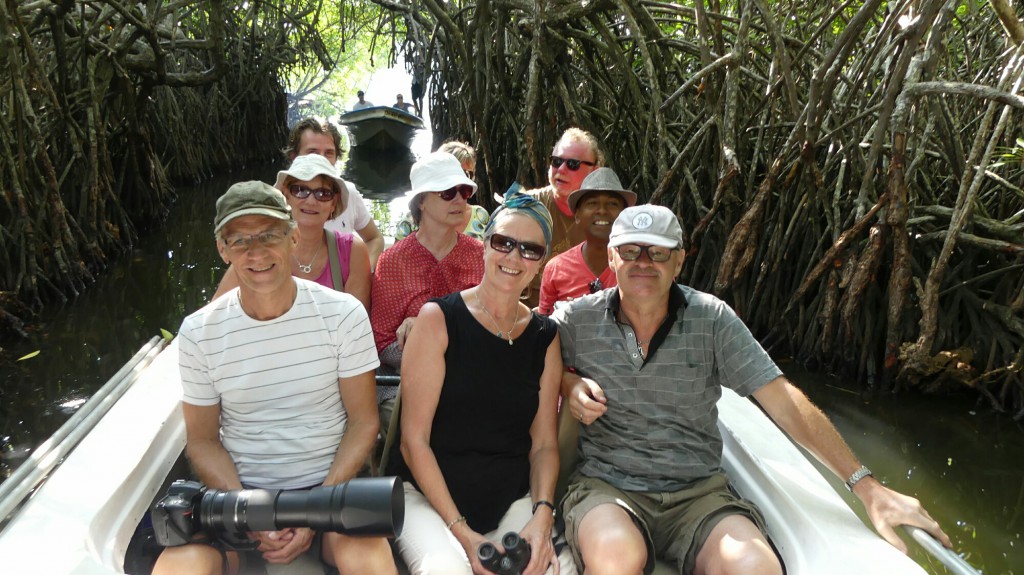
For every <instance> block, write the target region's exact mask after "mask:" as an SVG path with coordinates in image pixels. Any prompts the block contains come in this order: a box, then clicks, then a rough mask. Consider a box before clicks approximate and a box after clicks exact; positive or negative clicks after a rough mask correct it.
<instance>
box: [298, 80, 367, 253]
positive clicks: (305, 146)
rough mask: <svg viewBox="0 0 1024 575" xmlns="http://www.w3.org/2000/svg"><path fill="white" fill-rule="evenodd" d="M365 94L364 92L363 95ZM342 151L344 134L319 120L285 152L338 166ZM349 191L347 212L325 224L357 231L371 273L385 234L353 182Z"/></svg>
mask: <svg viewBox="0 0 1024 575" xmlns="http://www.w3.org/2000/svg"><path fill="white" fill-rule="evenodd" d="M360 94H362V92H360ZM340 149H341V132H339V131H338V128H337V127H336V126H335V125H334V124H332V123H330V122H321V121H320V120H317V119H316V118H306V119H304V120H301V121H300V122H298V123H297V124H295V126H294V127H292V131H291V133H289V134H288V146H287V147H286V148H285V149H284V153H285V156H286V157H287V158H288V161H289V162H291V161H293V160H294V159H295V158H296V156H305V155H306V154H319V155H321V156H323V157H325V158H327V161H328V162H330V163H331V165H333V166H337V163H338V150H340ZM345 187H346V188H347V189H348V198H347V199H346V200H345V210H344V211H342V212H341V214H340V215H338V216H336V217H334V218H332V219H330V220H328V221H327V223H326V224H325V225H324V227H325V228H327V229H328V230H334V231H337V232H341V233H343V234H346V233H351V232H356V233H358V234H359V237H361V238H363V242H365V243H366V249H367V250H369V252H370V271H371V272H372V271H373V270H374V269H376V267H377V260H378V259H379V258H380V254H381V252H383V251H384V234H382V233H380V230H379V229H378V228H377V224H376V223H374V221H373V218H372V217H370V210H368V209H367V208H366V202H365V201H364V200H363V196H362V194H360V193H359V190H357V189H356V186H355V184H353V183H352V182H345ZM282 191H283V190H282Z"/></svg>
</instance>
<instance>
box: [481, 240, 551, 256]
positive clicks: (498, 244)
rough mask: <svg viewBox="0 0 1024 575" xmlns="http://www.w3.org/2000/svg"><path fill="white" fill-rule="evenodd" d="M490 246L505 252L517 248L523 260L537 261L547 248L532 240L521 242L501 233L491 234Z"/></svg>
mask: <svg viewBox="0 0 1024 575" xmlns="http://www.w3.org/2000/svg"><path fill="white" fill-rule="evenodd" d="M491 247H492V248H494V249H495V250H497V251H499V252H501V253H503V254H507V253H509V252H511V251H512V250H514V249H516V248H519V255H520V256H521V257H522V258H523V259H524V260H530V261H534V262H535V261H537V260H539V259H541V258H542V257H544V254H545V252H547V248H545V247H544V246H542V245H540V244H535V243H533V242H521V241H519V240H517V239H515V238H510V237H508V236H503V235H501V234H493V235H491Z"/></svg>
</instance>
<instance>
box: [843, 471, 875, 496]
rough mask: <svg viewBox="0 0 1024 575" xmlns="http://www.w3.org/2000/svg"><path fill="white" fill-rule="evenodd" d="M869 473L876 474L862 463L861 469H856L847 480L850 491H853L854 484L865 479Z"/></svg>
mask: <svg viewBox="0 0 1024 575" xmlns="http://www.w3.org/2000/svg"><path fill="white" fill-rule="evenodd" d="M869 475H870V476H874V475H875V474H874V473H871V470H870V469H868V468H867V467H865V466H863V465H861V466H860V469H858V470H857V471H854V472H853V475H851V476H850V478H849V479H847V480H846V488H847V489H849V490H850V491H853V486H854V485H857V482H858V481H860V480H861V479H864V478H865V477H867V476H869Z"/></svg>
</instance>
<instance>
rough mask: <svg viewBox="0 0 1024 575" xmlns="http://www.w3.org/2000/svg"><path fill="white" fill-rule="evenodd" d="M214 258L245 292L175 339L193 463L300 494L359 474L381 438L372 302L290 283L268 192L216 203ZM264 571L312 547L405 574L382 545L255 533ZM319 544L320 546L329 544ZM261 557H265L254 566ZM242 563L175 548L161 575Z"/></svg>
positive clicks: (245, 190)
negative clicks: (229, 269)
mask: <svg viewBox="0 0 1024 575" xmlns="http://www.w3.org/2000/svg"><path fill="white" fill-rule="evenodd" d="M214 231H215V234H216V237H217V249H218V251H219V252H220V255H221V257H222V258H223V259H224V262H225V263H227V264H230V265H233V266H234V269H235V270H236V272H237V274H238V279H239V284H240V285H239V287H238V288H237V289H235V290H232V291H230V292H228V293H227V294H225V295H223V296H221V297H219V298H217V299H216V300H214V301H212V302H210V303H209V304H208V305H207V306H206V307H204V308H202V309H200V310H199V311H197V312H195V313H193V314H192V315H190V316H188V317H187V318H185V321H184V322H183V323H182V326H181V330H180V332H179V333H178V340H179V348H180V356H179V364H180V369H181V379H182V386H183V387H184V395H183V400H182V411H183V412H184V416H185V427H186V431H187V437H188V440H187V446H186V450H187V453H188V457H189V460H190V462H191V464H192V467H193V469H194V471H195V473H196V474H197V475H198V476H199V478H200V479H201V480H202V481H203V483H205V484H206V485H207V486H208V487H211V488H215V489H223V490H230V489H241V488H243V487H246V488H265V489H303V488H309V487H315V486H318V485H335V484H338V483H341V482H344V481H347V480H348V479H351V478H353V477H355V475H356V473H357V472H358V471H359V469H360V468H361V467H362V465H363V462H365V461H366V458H367V456H368V455H369V453H370V450H371V449H372V447H373V444H374V441H375V440H376V437H377V431H378V427H379V420H378V417H377V404H376V388H375V383H374V376H373V371H374V369H375V368H376V367H377V366H378V365H379V364H380V362H379V361H378V359H377V353H376V348H375V346H374V342H373V331H372V330H371V328H370V322H369V319H368V317H367V315H366V311H365V309H364V308H363V306H362V304H360V303H359V301H358V300H356V299H355V298H354V297H352V296H351V295H349V294H346V293H343V292H337V291H334V290H331V289H328V288H324V287H322V286H320V285H319V284H316V283H314V282H310V281H306V280H303V279H299V278H295V277H292V275H291V260H292V258H293V257H294V256H293V249H294V247H295V244H296V241H297V234H298V232H297V231H296V228H295V222H294V220H293V219H292V216H291V209H290V208H289V206H288V203H287V201H286V200H285V198H284V196H283V195H282V194H281V192H279V191H277V190H276V189H274V188H273V187H271V186H270V185H268V184H265V183H263V182H242V183H239V184H235V185H233V186H231V188H229V189H228V191H227V193H225V194H224V195H223V196H221V198H220V199H218V200H217V216H216V220H215V230H214ZM250 536H251V537H253V538H254V539H255V540H256V541H257V542H258V543H259V552H261V555H262V560H263V561H265V562H266V563H268V564H287V563H292V562H293V561H294V560H295V559H296V558H298V557H299V556H301V555H303V554H304V553H306V552H307V551H310V550H312V552H316V551H317V550H318V549H320V548H321V547H322V550H321V551H320V558H322V559H323V560H324V561H325V562H327V563H328V564H330V565H334V566H337V567H338V568H339V571H340V572H342V573H395V572H396V570H395V564H394V560H393V559H392V556H391V550H390V546H389V545H388V542H387V540H386V539H384V538H356V537H347V536H345V535H342V534H340V533H323V534H315V533H313V532H312V531H311V530H310V529H302V528H294V529H282V530H279V531H273V532H260V533H252V534H250ZM319 537H322V539H319ZM253 558H254V559H257V560H258V559H259V555H256V556H254V557H253ZM245 561H246V558H245V557H242V556H240V555H239V554H238V553H236V552H232V551H228V552H224V551H222V550H221V549H216V548H214V547H210V546H206V545H198V544H193V545H186V546H183V547H174V548H168V549H166V550H165V551H164V552H163V553H162V554H161V556H160V558H159V560H158V562H157V564H156V566H155V567H154V570H153V573H157V574H160V573H225V572H228V573H233V572H237V571H238V570H239V568H240V567H241V566H242V564H244V562H245Z"/></svg>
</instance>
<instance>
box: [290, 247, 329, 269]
mask: <svg viewBox="0 0 1024 575" xmlns="http://www.w3.org/2000/svg"><path fill="white" fill-rule="evenodd" d="M323 247H324V244H323V242H321V243H320V245H319V246H317V248H316V253H315V254H313V259H312V260H310V261H309V264H308V265H302V262H300V261H299V256H295V255H293V256H292V257H293V258H295V263H296V264H298V265H299V271H300V272H302V273H304V274H308V273H312V271H313V262H315V261H316V256H318V255H320V250H321V249H323Z"/></svg>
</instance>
